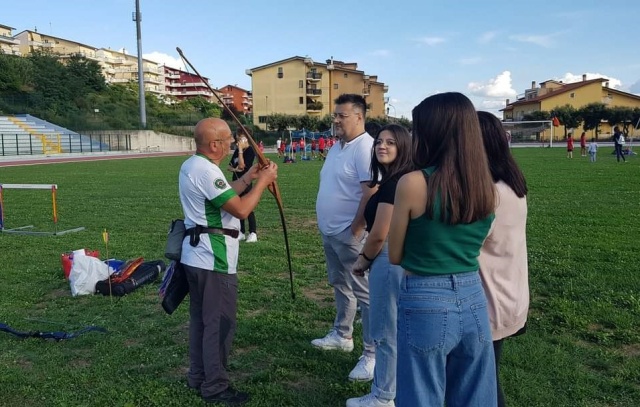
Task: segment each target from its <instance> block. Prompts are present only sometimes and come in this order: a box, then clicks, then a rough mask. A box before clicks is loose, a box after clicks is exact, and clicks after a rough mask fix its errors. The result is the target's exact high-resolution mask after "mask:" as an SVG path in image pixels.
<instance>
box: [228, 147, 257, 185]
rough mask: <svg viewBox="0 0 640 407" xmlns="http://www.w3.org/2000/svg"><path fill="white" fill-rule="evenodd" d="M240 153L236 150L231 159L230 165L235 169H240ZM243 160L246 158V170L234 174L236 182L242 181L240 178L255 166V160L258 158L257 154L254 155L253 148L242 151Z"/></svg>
mask: <svg viewBox="0 0 640 407" xmlns="http://www.w3.org/2000/svg"><path fill="white" fill-rule="evenodd" d="M238 151H239V150H238V149H237V148H236V151H234V152H233V156H232V157H231V162H230V163H229V164H231V166H232V167H233V168H237V167H238ZM242 158H244V170H242V171H238V172H234V173H233V177H232V179H234V180H236V179H240V177H242V176H243V175H244V174H246V173H247V171H249V168H251V166H252V165H253V160H254V159H255V158H256V153H254V152H253V148H251V147H250V146H249V147H247V148H245V149H244V151H242Z"/></svg>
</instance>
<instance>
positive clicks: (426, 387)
mask: <svg viewBox="0 0 640 407" xmlns="http://www.w3.org/2000/svg"><path fill="white" fill-rule="evenodd" d="M397 381H398V390H397V396H396V405H397V406H399V407H403V406H404V407H418V406H425V407H436V406H442V405H443V403H444V402H445V400H446V403H447V407H474V406H475V407H491V406H496V405H497V403H498V402H497V394H496V393H497V391H496V374H495V360H494V354H493V341H492V338H491V328H490V327H489V316H488V314H487V300H486V297H485V295H484V291H483V289H482V283H481V282H480V276H479V274H478V272H471V273H460V274H450V275H442V276H437V275H436V276H428V277H422V276H415V275H405V276H404V277H403V279H402V282H401V286H400V296H399V300H398V376H397Z"/></svg>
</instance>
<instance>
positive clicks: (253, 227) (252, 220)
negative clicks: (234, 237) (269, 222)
mask: <svg viewBox="0 0 640 407" xmlns="http://www.w3.org/2000/svg"><path fill="white" fill-rule="evenodd" d="M247 220H248V221H249V233H256V228H257V226H256V214H255V213H253V212H251V213H250V214H249V216H247ZM244 231H245V228H244V219H240V232H242V233H244Z"/></svg>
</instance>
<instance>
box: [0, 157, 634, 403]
mask: <svg viewBox="0 0 640 407" xmlns="http://www.w3.org/2000/svg"><path fill="white" fill-rule="evenodd" d="M605 150H606V149H602V151H601V154H599V155H600V157H599V161H598V162H597V163H596V164H590V163H589V162H588V159H587V158H581V157H575V158H573V159H572V160H568V159H566V158H564V154H565V152H564V151H563V150H562V149H542V148H530V149H516V150H515V155H516V158H517V159H518V161H519V163H520V164H521V166H522V168H523V169H524V172H525V175H526V176H527V180H528V183H529V190H530V191H529V222H528V243H529V271H530V281H531V294H532V301H531V311H530V316H529V329H528V332H527V334H526V335H523V336H521V337H518V338H514V339H511V340H508V341H507V342H506V344H505V348H504V354H503V365H502V380H503V385H504V389H505V391H506V394H507V399H508V402H509V404H510V405H512V406H585V407H586V406H589V407H593V406H603V407H604V406H630V407H631V406H637V405H638V404H639V403H640V356H639V355H640V330H639V329H638V327H639V326H640V291H639V290H638V287H640V266H639V264H640V259H639V256H638V251H639V248H638V243H637V237H638V236H639V235H640V214H639V213H640V210H639V209H638V202H640V182H639V180H640V161H639V160H638V159H637V158H632V159H631V160H630V163H628V164H617V163H616V162H615V159H614V158H613V157H612V156H610V155H609V154H608V151H605ZM183 160H184V157H176V158H145V159H136V160H123V161H100V162H93V163H86V162H85V163H70V164H56V165H37V166H29V167H13V168H0V182H2V183H56V184H58V187H59V191H58V210H59V217H60V221H59V228H60V229H70V228H74V227H77V226H85V227H86V228H87V230H86V231H84V232H79V233H70V234H67V235H62V236H57V237H37V236H23V235H9V234H0V261H1V268H0V270H1V271H0V322H4V323H7V324H8V325H10V326H12V327H14V328H16V329H18V330H23V331H29V330H40V331H53V330H66V331H69V330H75V329H78V328H81V327H84V326H86V325H91V324H95V325H99V326H103V327H105V328H107V329H108V330H109V333H108V334H106V335H104V334H100V333H87V334H84V335H82V336H80V337H78V338H75V339H72V340H68V341H62V342H49V341H43V340H38V339H28V340H19V339H17V338H16V337H14V336H11V335H9V334H4V333H0V347H1V348H2V351H1V352H0V394H1V395H2V396H0V399H1V401H0V404H1V405H3V406H20V407H24V406H31V405H38V406H87V405H92V406H94V405H95V406H183V405H200V404H201V403H202V402H201V400H200V398H199V397H198V396H197V394H196V393H195V392H194V391H192V390H189V389H188V388H187V387H186V383H185V380H184V375H185V373H186V368H187V365H188V359H187V327H188V312H187V308H188V307H187V306H186V305H187V304H183V305H181V307H180V308H179V309H178V311H176V313H175V314H174V315H171V316H168V315H166V314H165V313H164V312H163V311H162V309H161V307H160V304H159V300H158V297H157V292H156V291H157V286H158V284H153V285H150V286H146V287H143V288H141V289H140V290H138V291H136V292H134V293H132V294H130V295H128V296H126V297H123V298H122V299H117V300H113V301H110V299H109V298H108V297H102V296H83V297H77V298H73V297H71V295H70V290H69V286H68V283H67V282H66V281H65V280H64V278H63V274H62V270H61V266H60V254H61V253H63V252H66V251H70V250H74V249H78V248H82V247H87V248H91V249H98V250H100V251H101V254H102V257H103V258H105V256H106V253H105V247H104V244H103V243H102V237H101V232H102V230H103V229H105V228H106V229H107V230H109V232H110V234H111V242H110V245H109V253H108V255H109V257H116V258H121V259H129V258H134V257H138V256H144V257H145V259H148V260H154V259H161V258H162V254H163V249H164V242H165V236H166V231H167V228H168V225H169V221H170V220H171V219H172V218H176V217H180V216H181V209H180V205H179V201H178V197H177V172H178V168H179V167H180V164H181V163H182V161H183ZM320 165H321V163H319V162H316V161H311V162H299V163H296V164H280V177H279V184H280V188H281V192H282V197H283V200H284V204H285V214H286V216H287V221H288V228H289V239H290V242H291V250H292V256H293V266H294V270H295V277H296V293H297V299H296V300H295V301H292V300H291V298H290V295H289V281H288V271H287V263H286V256H285V250H284V240H283V237H282V232H281V227H280V224H279V216H278V212H277V208H276V205H275V201H274V199H273V198H272V197H271V196H267V195H265V199H264V200H263V201H262V202H261V203H260V205H259V207H258V209H257V219H258V236H259V239H260V240H259V243H257V244H254V245H250V244H242V245H241V249H240V271H239V277H240V289H239V311H238V332H237V335H236V339H235V342H234V347H233V352H232V358H231V369H232V372H231V376H232V379H233V380H234V382H235V383H236V384H237V386H238V387H239V388H241V389H243V390H248V391H249V392H251V394H252V401H251V403H249V404H248V405H249V406H323V407H324V406H343V405H344V402H345V400H346V399H347V398H349V397H354V396H359V395H363V394H365V393H367V392H368V391H369V384H358V383H350V382H349V381H348V380H347V374H348V373H349V370H350V369H351V368H352V367H353V365H354V364H355V362H356V359H357V356H358V355H359V353H360V351H361V350H362V349H361V346H362V345H361V341H360V338H361V326H359V325H358V326H357V328H356V341H355V342H356V349H355V351H354V352H353V353H351V354H345V353H334V352H329V353H324V352H321V351H318V350H315V349H313V348H312V347H311V346H310V344H309V341H310V340H311V339H313V338H316V337H320V336H322V335H324V334H325V333H326V331H327V330H328V328H329V327H330V324H331V322H332V321H333V317H334V308H333V298H332V297H333V295H332V291H331V290H330V288H329V287H328V285H327V281H326V275H325V269H324V257H323V252H322V245H321V239H320V236H319V234H318V232H317V229H316V222H315V208H314V202H315V197H316V191H317V184H318V172H319V169H320ZM225 167H226V166H225ZM4 204H5V222H6V227H7V228H12V227H19V226H24V225H31V224H32V225H35V226H36V227H37V228H38V229H39V230H52V222H51V202H50V197H49V194H48V193H47V192H46V191H25V190H6V191H5V194H4Z"/></svg>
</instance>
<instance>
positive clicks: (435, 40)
mask: <svg viewBox="0 0 640 407" xmlns="http://www.w3.org/2000/svg"><path fill="white" fill-rule="evenodd" d="M416 41H418V42H419V43H421V44H426V45H428V46H430V47H433V46H435V45H438V44H442V43H443V42H445V39H444V38H442V37H421V38H418V39H416Z"/></svg>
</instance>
